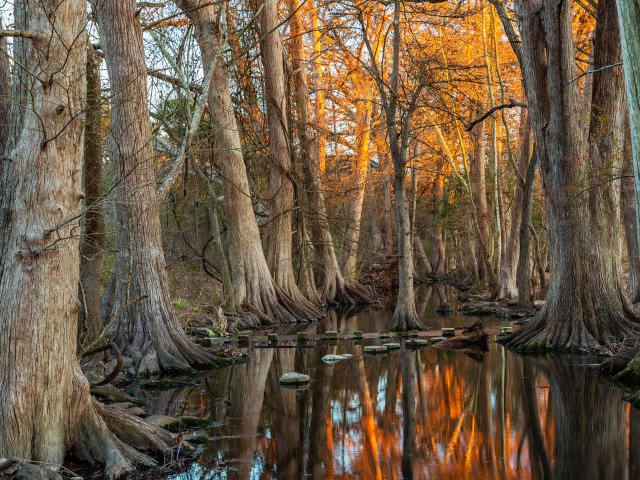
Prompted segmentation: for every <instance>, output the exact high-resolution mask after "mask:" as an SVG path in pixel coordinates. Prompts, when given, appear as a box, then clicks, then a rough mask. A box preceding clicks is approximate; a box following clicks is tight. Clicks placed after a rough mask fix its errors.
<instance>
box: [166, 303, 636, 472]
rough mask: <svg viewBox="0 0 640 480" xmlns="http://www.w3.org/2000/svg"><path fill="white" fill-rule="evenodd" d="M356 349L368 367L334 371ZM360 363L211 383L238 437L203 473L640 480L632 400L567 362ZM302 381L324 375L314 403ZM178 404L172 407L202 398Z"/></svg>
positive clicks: (218, 416) (492, 356)
mask: <svg viewBox="0 0 640 480" xmlns="http://www.w3.org/2000/svg"><path fill="white" fill-rule="evenodd" d="M338 321H339V318H338V317H337V316H336V317H334V318H332V319H331V320H330V322H331V323H330V325H337V322H338ZM334 328H335V327H334ZM348 349H351V352H352V353H354V354H356V358H353V359H351V360H348V361H342V362H339V363H337V364H335V365H333V366H328V365H324V364H323V363H322V360H321V359H322V356H323V355H324V354H326V353H336V352H337V353H342V352H344V351H345V350H348ZM361 352H362V350H361V346H359V345H351V344H342V343H340V344H339V346H338V347H336V346H333V347H329V350H324V349H300V350H295V349H276V350H270V349H256V350H255V351H254V352H253V353H252V356H251V360H250V361H249V363H248V364H246V365H238V366H236V367H233V368H232V369H224V370H220V371H218V372H217V373H216V375H212V376H211V377H210V378H208V379H207V380H206V382H205V383H204V386H205V387H206V390H207V392H208V395H209V398H210V403H209V404H208V405H206V406H205V409H204V410H203V411H205V412H209V413H210V416H211V418H212V419H215V420H221V421H226V422H227V425H226V427H225V428H224V430H223V431H222V432H221V434H222V437H223V438H220V439H219V440H217V441H216V442H214V443H212V444H210V445H209V446H207V450H206V453H205V459H204V461H205V462H207V463H209V464H210V465H214V464H215V462H216V460H217V459H218V458H220V456H222V458H224V459H226V460H228V461H230V463H229V465H230V466H231V467H233V468H235V469H236V470H237V478H248V476H249V475H250V471H251V468H252V466H253V465H257V464H259V465H260V469H262V470H263V471H264V472H273V471H277V472H278V475H277V476H278V478H301V477H303V476H305V475H306V476H308V477H310V478H345V477H352V476H354V475H359V476H360V478H394V477H395V478H397V477H400V476H402V477H403V478H414V477H415V478H428V477H431V478H439V479H454V478H455V479H457V478H465V477H468V476H472V477H473V478H479V479H506V478H520V479H532V480H546V479H555V480H564V479H573V478H585V479H586V478H589V479H591V478H594V479H595V478H615V479H618V478H621V479H625V478H639V477H638V475H639V473H640V455H638V454H637V451H638V449H639V448H640V415H639V414H638V412H636V411H632V412H631V413H630V424H629V432H630V434H629V439H628V441H629V444H630V453H629V456H628V458H627V451H626V441H627V437H626V423H625V409H624V408H621V405H622V395H623V394H622V392H621V391H619V390H617V389H616V388H614V387H613V386H611V385H609V384H608V383H607V382H605V381H604V380H603V379H600V378H597V377H596V376H595V375H593V374H592V373H591V372H590V371H589V370H587V369H585V368H583V367H580V366H576V365H571V364H569V363H568V358H567V357H557V358H555V359H551V360H542V359H531V358H525V357H520V356H517V355H515V354H513V353H511V352H509V351H506V350H504V349H502V347H498V346H493V347H492V348H491V350H490V351H489V352H487V353H486V354H485V356H484V358H483V359H482V361H481V362H477V361H475V360H472V359H470V358H468V357H466V356H465V355H462V354H460V353H458V352H447V351H438V350H435V349H427V350H419V351H417V352H416V351H401V352H398V353H392V354H389V355H385V356H380V357H362V356H361ZM291 370H295V371H304V372H307V373H309V374H310V375H311V376H312V385H311V388H310V390H308V391H301V392H296V391H292V390H284V389H282V388H281V387H280V385H279V384H278V379H279V377H280V375H281V374H282V373H283V372H285V371H291ZM547 384H548V388H546V387H547ZM263 392H265V393H264V403H263ZM166 395H167V396H166V398H163V399H162V402H163V403H164V404H167V405H174V404H175V403H176V402H177V401H178V400H179V399H181V397H184V396H189V398H190V399H193V401H195V400H196V399H197V398H198V393H197V392H196V390H194V389H192V390H191V391H187V390H181V391H176V392H174V397H172V398H169V395H168V394H166ZM551 400H553V402H552V401H551ZM261 410H262V411H263V415H262V416H261V415H260V411H261ZM267 430H268V431H269V434H268V435H266V434H265V432H266V431H267ZM216 433H217V431H216ZM254 453H255V454H257V456H255V455H254ZM256 462H258V463H257V464H256ZM229 474H230V476H233V474H232V472H229Z"/></svg>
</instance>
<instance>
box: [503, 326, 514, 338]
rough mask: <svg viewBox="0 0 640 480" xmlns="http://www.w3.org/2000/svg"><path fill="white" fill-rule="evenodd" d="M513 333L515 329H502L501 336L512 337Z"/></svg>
mask: <svg viewBox="0 0 640 480" xmlns="http://www.w3.org/2000/svg"><path fill="white" fill-rule="evenodd" d="M512 333H513V328H512V327H501V328H500V336H501V337H503V336H506V335H511V334H512Z"/></svg>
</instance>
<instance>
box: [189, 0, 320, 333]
mask: <svg viewBox="0 0 640 480" xmlns="http://www.w3.org/2000/svg"><path fill="white" fill-rule="evenodd" d="M176 4H177V5H178V6H179V7H180V8H181V9H182V10H184V11H185V13H186V14H187V16H188V17H189V19H190V20H191V22H192V23H193V25H194V29H195V34H196V41H197V42H198V46H199V48H200V53H201V55H202V60H203V63H204V65H215V70H214V71H213V77H212V79H211V85H210V87H209V92H208V98H207V101H208V104H209V112H210V118H211V129H212V132H211V133H212V136H213V138H214V142H215V143H214V148H215V161H216V167H217V168H218V171H219V172H220V176H221V177H222V190H223V195H224V208H225V217H226V220H227V249H228V253H229V264H230V267H231V277H232V279H233V291H234V296H235V307H236V309H237V310H238V311H240V312H242V311H243V307H244V306H247V307H248V308H249V309H250V311H252V310H257V312H258V313H259V318H260V322H261V323H263V324H271V323H276V322H297V321H312V320H316V319H317V318H318V315H317V314H316V313H314V314H313V315H311V314H310V313H309V311H308V309H307V308H305V307H304V306H300V305H298V304H297V303H296V301H295V300H294V299H292V298H291V297H290V296H289V295H287V293H286V292H284V291H283V290H282V289H281V288H280V287H279V286H278V285H277V284H276V282H275V281H274V280H273V278H272V276H271V273H270V271H269V267H268V265H267V261H266V259H265V256H264V252H263V250H262V243H261V240H260V231H259V230H258V223H257V221H256V217H255V213H254V211H253V203H252V199H251V191H250V188H249V179H248V177H247V169H246V166H245V163H244V157H243V154H242V143H241V141H240V134H239V130H238V124H237V122H236V117H235V113H234V109H233V103H232V101H231V93H230V90H229V75H228V71H227V67H226V65H225V63H224V60H223V58H222V56H221V55H218V51H219V50H220V49H221V48H224V42H225V35H226V23H225V19H224V18H223V17H221V16H220V15H219V14H218V12H217V11H216V8H215V6H214V5H213V4H210V3H209V2H207V1H205V0H176ZM221 12H222V10H221ZM248 322H249V318H248V317H246V318H245V326H257V324H256V323H255V321H252V322H251V323H248Z"/></svg>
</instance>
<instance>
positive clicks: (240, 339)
mask: <svg viewBox="0 0 640 480" xmlns="http://www.w3.org/2000/svg"><path fill="white" fill-rule="evenodd" d="M238 343H249V335H245V334H243V335H238Z"/></svg>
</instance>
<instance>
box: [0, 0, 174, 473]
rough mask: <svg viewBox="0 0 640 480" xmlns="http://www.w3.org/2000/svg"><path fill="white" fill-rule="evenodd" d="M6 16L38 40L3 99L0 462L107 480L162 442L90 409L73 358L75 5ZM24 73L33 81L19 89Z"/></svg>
mask: <svg viewBox="0 0 640 480" xmlns="http://www.w3.org/2000/svg"><path fill="white" fill-rule="evenodd" d="M14 8H15V19H16V28H22V27H24V28H26V29H28V30H30V31H33V32H37V33H38V38H36V39H28V40H27V41H24V42H20V43H19V44H17V45H15V44H14V48H16V50H14V52H15V53H16V55H17V58H21V59H24V60H25V62H24V63H20V64H19V65H16V66H15V68H16V75H17V78H16V81H17V82H19V83H22V82H25V84H27V85H29V87H30V88H29V89H28V91H24V90H22V91H20V94H19V95H17V96H15V97H14V98H15V104H14V105H15V107H16V108H15V109H14V112H15V113H16V114H17V117H18V118H19V119H20V120H19V121H18V123H17V124H14V128H13V129H12V137H13V138H12V140H11V141H10V142H9V144H10V145H11V147H10V148H11V150H10V151H9V155H10V158H12V159H13V161H14V163H15V165H14V168H15V174H16V177H17V178H20V179H23V181H21V182H20V183H19V184H18V185H17V188H16V190H15V192H14V194H15V195H14V196H13V199H14V201H13V202H12V204H11V208H10V212H9V216H10V219H11V221H10V230H9V232H8V233H7V237H6V238H7V243H6V249H5V250H4V251H3V252H4V255H3V256H2V258H1V260H0V261H1V262H2V263H3V269H2V272H3V273H2V277H1V278H0V293H1V295H2V299H3V302H2V306H1V307H0V324H1V325H2V328H3V331H4V332H11V334H10V335H2V336H0V369H1V371H2V372H3V374H2V377H1V378H0V388H1V390H2V397H1V399H0V456H2V457H4V458H11V457H19V458H23V459H26V460H32V461H35V462H46V463H52V464H55V465H59V464H61V463H62V462H63V460H64V458H65V455H66V454H67V453H68V452H71V451H73V452H74V453H75V455H76V456H77V458H79V459H80V460H83V461H87V462H89V463H91V464H94V465H95V464H100V465H102V466H104V467H105V475H106V476H108V477H109V478H116V477H120V476H123V475H124V474H127V473H130V472H131V471H132V470H133V465H134V464H135V463H142V464H146V465H150V464H152V463H153V461H152V460H151V459H150V458H149V457H147V456H146V455H143V454H141V453H138V452H137V451H136V450H135V449H134V448H132V447H130V446H128V444H129V445H134V446H136V447H137V448H144V449H145V450H153V451H157V450H160V451H162V452H163V453H166V454H168V453H169V451H170V449H169V446H168V444H169V443H172V442H173V438H172V436H171V435H168V434H160V432H156V431H155V430H153V429H151V428H150V427H142V425H144V422H142V421H141V420H139V419H133V418H132V417H128V416H124V415H121V414H115V413H113V414H109V413H107V412H106V411H105V409H104V408H102V407H101V406H100V405H99V404H96V403H94V402H93V401H92V399H91V396H90V393H89V384H88V382H87V380H86V379H85V378H84V376H83V375H82V372H81V371H80V366H79V363H78V360H77V358H76V346H77V345H76V338H77V337H76V336H77V320H78V309H79V299H78V282H79V280H80V274H79V265H80V255H79V252H80V250H79V240H78V239H79V235H78V231H79V229H80V220H79V219H80V218H81V198H82V194H81V175H82V152H83V121H84V119H83V115H82V111H83V109H84V105H83V96H84V91H85V85H84V76H85V69H86V64H85V61H86V57H85V52H86V42H85V41H84V38H85V36H84V35H83V33H84V28H85V23H86V2H84V1H81V0H68V1H65V2H62V3H60V2H58V1H57V0H56V1H48V0H42V1H39V2H16V4H15V7H14ZM53 11H55V15H52V14H51V12H53ZM34 72H37V74H38V75H39V79H40V80H42V81H36V82H31V81H30V80H28V79H29V78H30V77H31V75H33V74H34ZM44 79H46V81H44ZM13 118H16V117H15V116H14V117H13ZM3 193H4V192H3ZM3 196H4V195H3ZM16 339H20V341H16ZM105 420H106V422H108V424H109V426H110V427H112V428H113V429H114V431H116V433H117V435H118V436H116V435H114V433H112V432H111V431H110V429H109V427H108V426H107V423H105ZM152 431H153V432H154V433H158V434H160V436H159V437H154V436H152V435H151V434H150V432H152ZM121 439H122V440H121Z"/></svg>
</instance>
